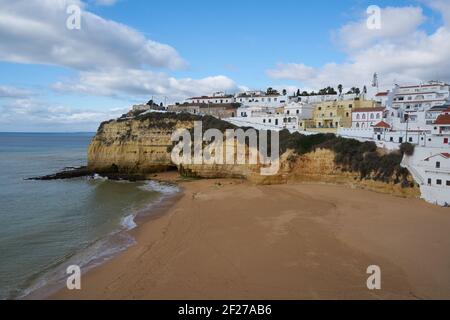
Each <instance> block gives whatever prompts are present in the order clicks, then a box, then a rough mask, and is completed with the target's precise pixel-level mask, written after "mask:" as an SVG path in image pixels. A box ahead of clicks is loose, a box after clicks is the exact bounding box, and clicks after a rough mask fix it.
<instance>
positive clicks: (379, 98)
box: [374, 91, 390, 107]
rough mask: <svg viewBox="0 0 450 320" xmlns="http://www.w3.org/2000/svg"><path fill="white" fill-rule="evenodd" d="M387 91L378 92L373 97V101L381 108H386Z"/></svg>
mask: <svg viewBox="0 0 450 320" xmlns="http://www.w3.org/2000/svg"><path fill="white" fill-rule="evenodd" d="M389 93H390V92H389V91H386V92H379V93H377V94H376V95H375V99H374V100H375V101H376V102H378V103H379V104H380V105H381V106H382V107H386V105H387V104H388V101H389Z"/></svg>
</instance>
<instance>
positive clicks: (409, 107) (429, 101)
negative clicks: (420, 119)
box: [392, 81, 450, 111]
mask: <svg viewBox="0 0 450 320" xmlns="http://www.w3.org/2000/svg"><path fill="white" fill-rule="evenodd" d="M449 98H450V85H448V84H446V83H443V82H438V81H430V82H427V83H425V84H421V85H413V86H396V87H395V88H394V98H393V101H392V108H393V109H396V110H403V111H426V110H428V109H430V108H432V107H434V106H439V105H443V104H445V103H446V102H447V101H448V100H449Z"/></svg>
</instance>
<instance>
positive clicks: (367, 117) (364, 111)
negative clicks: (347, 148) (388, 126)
mask: <svg viewBox="0 0 450 320" xmlns="http://www.w3.org/2000/svg"><path fill="white" fill-rule="evenodd" d="M385 110H386V108H384V107H376V108H355V109H353V110H352V128H353V129H369V128H371V127H373V126H374V125H376V124H377V123H379V122H380V121H382V120H383V118H384V111H385Z"/></svg>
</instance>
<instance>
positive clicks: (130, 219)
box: [120, 214, 137, 231]
mask: <svg viewBox="0 0 450 320" xmlns="http://www.w3.org/2000/svg"><path fill="white" fill-rule="evenodd" d="M134 218H135V215H134V214H130V215H128V216H126V217H123V218H122V220H121V222H120V225H121V226H122V227H123V228H125V230H127V231H130V230H133V229H134V228H136V227H137V224H136V222H134Z"/></svg>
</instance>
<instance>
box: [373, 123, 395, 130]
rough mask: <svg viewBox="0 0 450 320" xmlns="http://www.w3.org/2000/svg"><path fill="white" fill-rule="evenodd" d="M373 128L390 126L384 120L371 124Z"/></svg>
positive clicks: (388, 127)
mask: <svg viewBox="0 0 450 320" xmlns="http://www.w3.org/2000/svg"><path fill="white" fill-rule="evenodd" d="M373 127H374V128H386V129H390V128H391V126H390V125H389V124H387V123H386V122H384V121H381V122H379V123H377V124H376V125H374V126H373Z"/></svg>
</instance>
